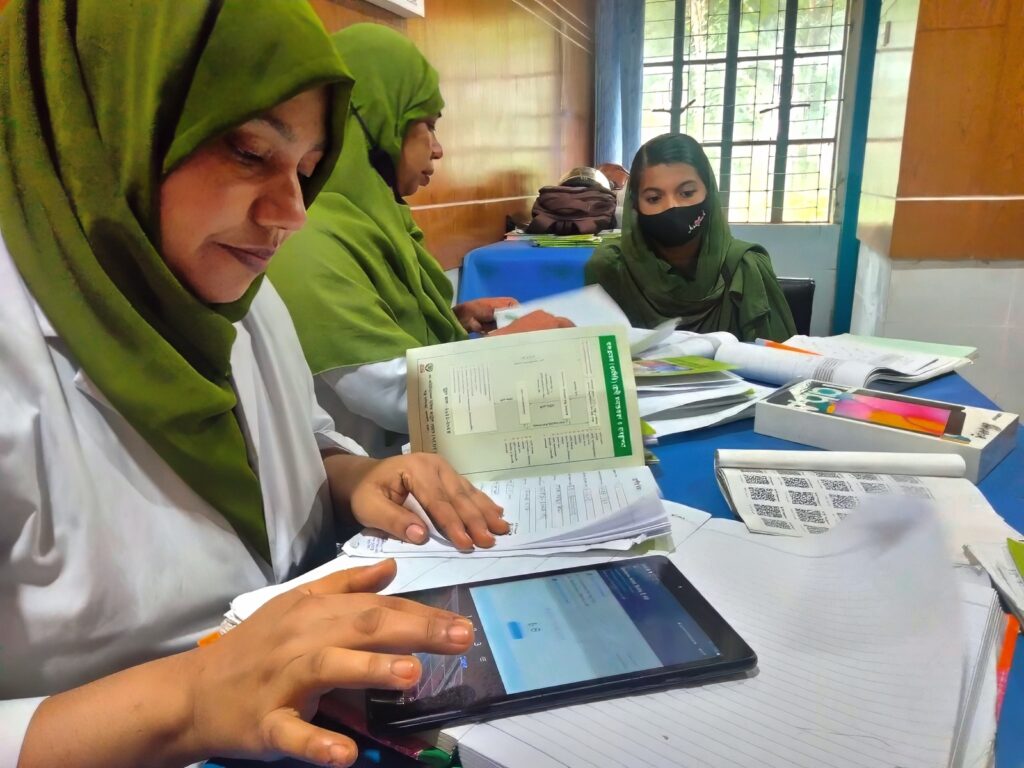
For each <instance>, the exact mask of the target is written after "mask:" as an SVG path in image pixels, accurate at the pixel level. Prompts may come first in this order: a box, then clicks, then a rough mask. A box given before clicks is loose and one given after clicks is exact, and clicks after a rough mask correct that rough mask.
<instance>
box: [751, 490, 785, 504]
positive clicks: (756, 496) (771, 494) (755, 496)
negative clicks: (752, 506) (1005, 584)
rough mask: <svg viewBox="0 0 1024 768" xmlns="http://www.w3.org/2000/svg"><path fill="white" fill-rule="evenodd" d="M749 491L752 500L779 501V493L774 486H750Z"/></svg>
mask: <svg viewBox="0 0 1024 768" xmlns="http://www.w3.org/2000/svg"><path fill="white" fill-rule="evenodd" d="M747 493H748V494H749V495H750V499H751V501H778V500H779V497H778V494H776V493H775V491H774V489H772V488H761V487H756V488H748V489H747Z"/></svg>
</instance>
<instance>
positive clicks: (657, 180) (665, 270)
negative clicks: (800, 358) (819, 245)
mask: <svg viewBox="0 0 1024 768" xmlns="http://www.w3.org/2000/svg"><path fill="white" fill-rule="evenodd" d="M585 277H586V282H587V284H592V283H597V284H599V285H601V286H602V287H603V288H604V289H605V290H606V291H607V292H608V294H609V295H610V296H611V297H612V298H613V299H615V301H616V302H618V304H619V306H620V307H622V309H623V311H624V312H625V313H626V315H627V316H628V317H629V319H630V322H631V323H632V324H633V325H634V326H637V327H641V328H653V327H654V326H656V325H658V324H659V323H662V322H664V321H665V320H668V319H670V318H676V317H678V318H681V322H680V324H679V328H680V329H682V330H687V331H697V332H700V333H708V332H711V331H729V332H730V333H733V334H735V335H736V337H737V338H739V339H741V340H743V341H752V340H754V339H756V338H764V339H772V340H775V341H784V340H786V339H788V338H789V337H790V336H792V335H793V334H794V333H796V328H795V326H794V325H793V316H792V313H791V312H790V309H789V305H788V304H787V303H786V299H785V296H783V294H782V289H781V288H780V287H779V282H778V279H777V278H776V277H775V272H774V271H773V270H772V264H771V259H770V258H769V256H768V252H767V251H765V249H764V248H762V247H761V246H759V245H754V244H753V243H745V242H743V241H741V240H736V239H735V238H733V236H732V233H731V232H730V231H729V225H728V223H727V222H726V220H725V213H724V211H723V210H722V206H721V201H720V199H719V196H718V186H717V185H716V183H715V175H714V172H713V171H712V170H711V164H710V163H709V162H708V158H707V155H705V154H704V150H703V149H702V148H701V146H700V144H698V143H697V142H696V141H695V140H694V139H692V138H691V137H689V136H686V135H683V134H663V135H661V136H658V137H657V138H654V139H651V140H650V141H649V142H647V143H646V144H645V145H644V146H642V147H641V148H640V151H639V152H637V154H636V157H635V158H634V159H633V167H632V169H631V170H630V175H629V187H628V191H627V194H626V202H625V205H624V208H623V222H622V240H621V242H620V243H615V244H611V245H602V246H600V247H599V248H598V249H597V250H596V251H595V252H594V255H593V256H592V257H591V259H590V261H589V262H588V263H587V266H586V270H585Z"/></svg>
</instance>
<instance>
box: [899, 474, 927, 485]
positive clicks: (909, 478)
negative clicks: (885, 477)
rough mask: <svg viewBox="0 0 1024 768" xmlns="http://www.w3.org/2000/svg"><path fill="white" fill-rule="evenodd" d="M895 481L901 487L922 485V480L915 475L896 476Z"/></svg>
mask: <svg viewBox="0 0 1024 768" xmlns="http://www.w3.org/2000/svg"><path fill="white" fill-rule="evenodd" d="M893 479H894V480H895V481H896V482H897V483H899V484H900V485H920V484H921V479H920V478H917V477H914V476H913V475H895V476H894V477H893Z"/></svg>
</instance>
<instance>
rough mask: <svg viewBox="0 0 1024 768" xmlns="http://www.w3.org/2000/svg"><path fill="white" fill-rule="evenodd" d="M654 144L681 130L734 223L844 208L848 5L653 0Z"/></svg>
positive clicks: (648, 49) (647, 128)
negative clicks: (839, 197)
mask: <svg viewBox="0 0 1024 768" xmlns="http://www.w3.org/2000/svg"><path fill="white" fill-rule="evenodd" d="M645 13H646V16H645V30H644V95H643V110H644V114H643V123H642V139H643V141H647V140H648V139H651V138H653V137H654V136H657V135H658V134H661V133H666V132H668V131H681V132H682V133H688V134H690V135H691V136H693V137H694V138H695V139H697V141H699V142H700V143H701V144H702V145H703V146H704V149H705V151H706V152H707V154H708V157H709V158H710V159H711V165H712V168H714V169H715V171H716V174H717V178H718V184H719V187H720V189H721V191H722V201H723V205H724V206H725V207H726V208H727V209H728V211H729V220H730V221H733V222H823V221H829V220H830V218H831V215H832V197H833V192H834V187H835V153H836V152H835V150H836V139H837V134H838V129H839V107H840V104H841V103H842V82H843V63H844V50H845V43H846V35H847V28H848V20H847V0H646V8H645Z"/></svg>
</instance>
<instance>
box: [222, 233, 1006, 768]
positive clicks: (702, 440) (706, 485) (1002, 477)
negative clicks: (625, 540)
mask: <svg viewBox="0 0 1024 768" xmlns="http://www.w3.org/2000/svg"><path fill="white" fill-rule="evenodd" d="M513 245H518V244H513ZM478 250H487V249H478ZM533 250H545V253H547V251H550V250H554V249H540V248H534V249H533ZM573 250H584V249H573ZM507 292H508V291H501V290H499V291H496V293H498V294H503V293H507ZM549 293H550V291H549ZM911 391H912V392H913V394H915V395H921V396H922V397H929V398H933V399H936V400H946V401H950V402H955V403H963V404H964V405H974V406H980V407H986V408H991V407H994V404H993V403H992V402H991V401H990V400H988V399H987V398H986V397H985V396H984V395H982V394H981V393H980V392H978V391H977V390H976V389H974V388H973V387H972V386H971V385H970V384H968V383H967V382H966V381H964V380H963V379H962V378H960V376H958V375H956V374H953V375H949V376H944V377H942V378H940V379H936V380H934V381H930V382H928V383H926V384H923V385H921V386H918V387H915V388H914V389H913V390H911ZM717 448H747V449H752V448H757V449H773V448H777V449H789V450H792V449H806V450H814V449H810V448H806V446H800V445H796V444H795V443H790V442H787V441H785V440H778V439H776V438H772V437H765V436H763V435H758V434H755V433H754V422H753V420H752V419H746V420H743V421H737V422H733V423H731V424H725V425H722V426H719V427H713V428H710V429H703V430H698V431H696V432H688V433H683V434H680V435H672V436H670V437H667V438H665V439H663V440H662V441H661V444H660V445H658V446H656V447H655V448H654V452H655V453H656V454H657V455H658V457H659V458H660V459H661V464H660V465H659V466H657V467H656V468H655V475H656V476H657V478H658V482H659V484H660V485H661V488H662V491H663V492H664V494H665V497H666V498H668V499H671V500H672V501H678V502H681V503H685V504H688V505H690V506H692V507H697V508H698V509H702V510H704V511H706V512H709V513H711V514H712V515H714V516H715V517H725V518H733V517H734V516H733V514H732V513H731V512H730V511H729V508H728V506H726V503H725V499H724V498H723V497H722V494H721V491H719V489H718V485H717V483H716V482H715V478H714V471H713V467H714V455H715V449H717ZM979 488H981V490H982V492H983V493H984V494H985V496H986V498H987V499H988V500H989V502H990V503H991V504H992V506H993V507H995V509H996V511H997V512H999V514H1001V515H1002V516H1003V517H1004V518H1006V521H1007V522H1008V523H1009V524H1010V525H1012V526H1013V527H1014V528H1016V529H1017V530H1024V432H1021V433H1019V434H1018V436H1017V448H1016V449H1015V450H1014V451H1013V452H1012V453H1011V454H1010V455H1009V456H1007V457H1006V458H1005V459H1004V460H1003V461H1002V462H1001V463H1000V464H999V465H998V466H997V467H996V468H995V469H994V470H993V471H992V472H991V473H990V474H989V475H988V477H986V478H985V479H984V480H983V481H982V482H981V484H980V485H979ZM999 722H1000V728H999V732H998V737H997V739H996V765H997V766H998V768H1019V767H1021V766H1024V638H1022V639H1021V641H1019V642H1018V643H1017V652H1016V656H1015V658H1014V667H1013V671H1012V673H1011V674H1010V680H1009V685H1008V687H1007V692H1006V699H1005V700H1004V702H1003V710H1002V715H1001V717H1000V721H999ZM232 765H237V764H232ZM292 765H294V764H292ZM360 765H361V766H369V765H385V766H396V767H397V766H404V765H413V764H412V763H406V762H403V761H400V760H399V761H395V760H393V759H392V756H391V755H387V756H385V759H384V760H382V761H381V763H376V762H374V763H371V762H361V763H360ZM280 768H283V764H281V766H280Z"/></svg>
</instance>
